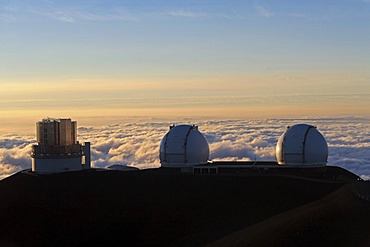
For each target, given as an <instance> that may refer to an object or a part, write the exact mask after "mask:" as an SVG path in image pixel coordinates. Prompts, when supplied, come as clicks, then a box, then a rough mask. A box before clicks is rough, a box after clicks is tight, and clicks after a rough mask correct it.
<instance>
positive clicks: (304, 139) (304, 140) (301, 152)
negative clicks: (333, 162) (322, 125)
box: [276, 124, 328, 166]
mask: <svg viewBox="0 0 370 247" xmlns="http://www.w3.org/2000/svg"><path fill="white" fill-rule="evenodd" d="M276 159H277V161H278V163H279V165H293V166H294V165H303V166H325V165H326V163H327V160H328V144H327V143H326V140H325V138H324V137H323V136H322V134H321V133H320V132H319V131H318V130H317V129H316V127H314V126H312V125H308V124H297V125H293V126H292V127H288V128H287V130H286V131H285V132H284V133H283V134H282V135H281V137H280V138H279V141H278V143H277V145H276Z"/></svg>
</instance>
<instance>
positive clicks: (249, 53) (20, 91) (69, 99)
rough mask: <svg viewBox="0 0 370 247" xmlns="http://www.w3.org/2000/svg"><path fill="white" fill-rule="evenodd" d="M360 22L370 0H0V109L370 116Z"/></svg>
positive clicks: (368, 61)
mask: <svg viewBox="0 0 370 247" xmlns="http://www.w3.org/2000/svg"><path fill="white" fill-rule="evenodd" d="M369 25H370V1H369V0H340V1H339V0H335V1H334V0H329V1H319V0H313V1H296V0H294V1H293V0H284V1H273V0H270V1H267V0H266V1H265V0H260V1H258V0H255V1H238V0H235V1H219V0H212V1H211V0H189V1H178V0H175V1H174V0H168V1H163V0H159V1H149V0H148V1H109V0H104V1H103V0H100V1H97V0H85V1H78V0H73V1H53V0H44V1H40V0H37V1H36V0H28V1H19V0H12V1H10V0H9V1H8V0H3V1H1V2H0V51H1V52H0V88H1V90H0V116H1V117H0V118H1V120H2V124H3V126H8V127H9V126H13V125H14V121H15V120H14V119H17V118H19V119H24V121H27V119H29V120H30V122H32V123H34V122H35V121H37V120H39V119H41V118H43V117H45V116H56V117H62V116H68V117H73V118H76V117H77V118H78V117H89V116H115V115H122V116H149V115H155V116H176V115H178V116H202V117H204V116H212V117H220V118H221V117H222V118H225V117H226V118H252V119H253V118H267V117H306V116H315V117H317V116H319V117H320V116H322V117H323V116H369V115H370V69H369V68H370V28H369ZM17 122H18V121H17Z"/></svg>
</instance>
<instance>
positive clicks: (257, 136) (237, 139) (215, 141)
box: [0, 118, 370, 179]
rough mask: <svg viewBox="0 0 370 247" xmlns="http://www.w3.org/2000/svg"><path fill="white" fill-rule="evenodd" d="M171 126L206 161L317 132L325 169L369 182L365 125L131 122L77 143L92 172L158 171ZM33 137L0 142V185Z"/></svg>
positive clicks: (257, 154) (89, 132) (20, 163)
mask: <svg viewBox="0 0 370 247" xmlns="http://www.w3.org/2000/svg"><path fill="white" fill-rule="evenodd" d="M173 123H176V124H179V123H189V124H197V125H198V126H199V130H200V131H201V132H202V133H203V134H204V135H205V137H206V139H207V140H208V142H209V145H210V150H211V157H210V158H211V159H212V160H266V161H267V160H275V145H276V142H277V140H278V138H279V136H280V135H281V134H282V133H283V132H284V131H285V129H286V127H287V126H289V125H293V124H296V123H308V124H312V125H315V126H317V128H318V130H319V131H320V132H321V133H322V134H323V135H324V136H325V138H326V140H327V142H328V145H329V165H335V166H340V167H344V168H346V169H348V170H350V171H352V172H354V173H356V174H358V175H361V176H362V177H363V178H365V179H368V178H369V176H370V152H369V148H370V132H369V130H370V128H369V127H370V124H369V121H368V119H355V118H327V119H323V118H321V119H270V120H210V121H207V120H197V119H189V118H187V119H180V120H178V119H177V121H171V120H168V119H163V120H160V119H159V120H158V119H157V120H148V119H146V120H145V119H142V121H141V120H140V119H137V120H136V121H134V122H133V123H124V122H122V123H119V122H117V123H115V124H111V125H101V126H82V127H80V128H79V132H78V136H79V138H78V139H79V140H80V141H90V142H91V144H92V150H91V151H92V152H91V156H92V157H91V158H92V165H93V167H99V168H104V167H107V166H110V165H114V164H120V165H129V166H136V167H139V168H149V167H158V166H159V165H160V164H159V158H158V153H159V143H160V141H161V139H162V137H163V136H164V135H165V134H166V132H167V131H168V126H169V125H171V124H173ZM34 142H35V140H34V136H33V135H20V134H17V135H15V134H8V135H3V136H0V179H2V178H5V177H7V176H9V175H11V174H13V173H15V172H17V171H20V170H22V169H27V168H30V167H31V158H30V156H29V154H30V150H31V145H32V143H34Z"/></svg>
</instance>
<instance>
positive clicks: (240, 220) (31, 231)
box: [0, 169, 346, 246]
mask: <svg viewBox="0 0 370 247" xmlns="http://www.w3.org/2000/svg"><path fill="white" fill-rule="evenodd" d="M341 186H343V183H332V182H325V181H321V182H320V181H314V180H303V179H298V178H289V177H279V176H232V175H227V176H226V175H219V176H217V175H208V176H207V175H191V174H170V173H166V172H163V171H161V169H155V170H145V171H130V172H118V171H94V170H92V171H83V172H74V173H68V174H67V173H66V174H54V175H43V176H32V175H28V174H23V173H18V174H16V175H14V176H11V177H9V178H7V179H4V180H2V181H0V198H1V203H0V239H1V241H0V246H1V245H5V244H12V245H11V246H89V245H90V246H103V245H107V244H109V245H114V246H116V245H126V246H143V245H150V246H153V245H155V246H168V245H173V246H179V245H180V246H181V245H188V246H194V245H202V244H205V243H208V242H210V241H214V240H216V239H219V238H222V237H224V236H227V235H229V234H231V233H233V232H236V231H238V230H240V229H243V228H247V227H248V226H252V225H254V224H256V223H258V222H262V221H264V220H266V219H268V218H270V217H272V216H274V215H277V214H281V213H283V212H286V211H289V210H292V209H294V208H297V207H302V206H304V205H305V204H307V203H310V202H312V201H316V200H319V199H320V198H322V197H323V196H325V195H327V194H330V193H332V192H334V191H336V190H337V189H339V188H340V187H341ZM318 207H319V206H318ZM318 210H319V209H318ZM338 218H339V219H342V220H345V219H346V218H345V217H344V214H340V215H338ZM292 241H293V240H292Z"/></svg>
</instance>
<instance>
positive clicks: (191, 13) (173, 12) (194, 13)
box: [168, 10, 208, 18]
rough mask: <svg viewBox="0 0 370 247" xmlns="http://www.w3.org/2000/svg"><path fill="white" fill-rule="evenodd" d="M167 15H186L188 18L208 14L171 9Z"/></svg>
mask: <svg viewBox="0 0 370 247" xmlns="http://www.w3.org/2000/svg"><path fill="white" fill-rule="evenodd" d="M168 15H170V16H175V17H188V18H199V17H206V16H208V15H207V14H205V13H201V12H191V11H184V10H173V11H170V12H168Z"/></svg>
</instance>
